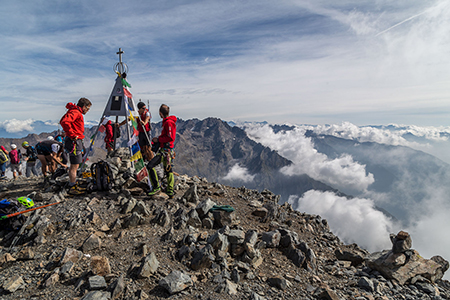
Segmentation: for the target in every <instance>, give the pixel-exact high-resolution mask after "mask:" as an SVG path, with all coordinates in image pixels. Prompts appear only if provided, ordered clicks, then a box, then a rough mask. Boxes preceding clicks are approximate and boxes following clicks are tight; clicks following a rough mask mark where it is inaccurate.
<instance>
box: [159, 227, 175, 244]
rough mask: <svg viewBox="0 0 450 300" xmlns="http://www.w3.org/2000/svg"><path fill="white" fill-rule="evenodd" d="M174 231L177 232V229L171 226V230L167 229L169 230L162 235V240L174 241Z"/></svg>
mask: <svg viewBox="0 0 450 300" xmlns="http://www.w3.org/2000/svg"><path fill="white" fill-rule="evenodd" d="M174 233H175V230H174V229H173V227H170V228H169V230H167V232H166V233H165V234H164V235H163V236H161V241H162V242H170V241H172V240H173V235H174Z"/></svg>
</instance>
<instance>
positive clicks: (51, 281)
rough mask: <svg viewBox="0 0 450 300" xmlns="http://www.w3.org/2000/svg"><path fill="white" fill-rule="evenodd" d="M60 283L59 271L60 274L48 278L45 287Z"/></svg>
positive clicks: (56, 273)
mask: <svg viewBox="0 0 450 300" xmlns="http://www.w3.org/2000/svg"><path fill="white" fill-rule="evenodd" d="M58 281H59V270H58V272H55V273H53V274H52V275H50V277H49V278H47V280H46V281H45V284H44V286H45V287H50V286H52V285H54V284H55V283H57V282H58Z"/></svg>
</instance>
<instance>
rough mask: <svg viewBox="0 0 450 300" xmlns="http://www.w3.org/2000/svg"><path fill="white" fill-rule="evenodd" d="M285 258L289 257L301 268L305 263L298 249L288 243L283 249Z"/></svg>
mask: <svg viewBox="0 0 450 300" xmlns="http://www.w3.org/2000/svg"><path fill="white" fill-rule="evenodd" d="M284 253H285V255H286V257H287V258H289V259H290V260H291V261H292V262H293V263H294V265H296V266H297V267H299V268H301V267H302V266H303V264H304V263H305V260H306V257H305V255H304V254H303V252H302V251H301V250H300V249H297V248H296V247H295V246H294V245H290V246H289V247H288V248H286V249H285V250H284Z"/></svg>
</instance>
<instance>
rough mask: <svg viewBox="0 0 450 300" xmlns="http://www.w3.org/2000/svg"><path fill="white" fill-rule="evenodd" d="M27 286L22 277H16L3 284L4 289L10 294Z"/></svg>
mask: <svg viewBox="0 0 450 300" xmlns="http://www.w3.org/2000/svg"><path fill="white" fill-rule="evenodd" d="M24 285H25V281H23V279H22V276H18V275H14V276H12V277H11V278H9V279H7V280H6V281H5V282H4V283H3V285H2V286H3V289H4V290H5V291H7V292H8V293H14V292H15V291H17V290H18V289H19V288H21V287H23V286H24Z"/></svg>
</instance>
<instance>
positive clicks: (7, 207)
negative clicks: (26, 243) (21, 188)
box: [0, 199, 26, 230]
mask: <svg viewBox="0 0 450 300" xmlns="http://www.w3.org/2000/svg"><path fill="white" fill-rule="evenodd" d="M18 211H19V202H17V201H15V200H7V199H4V200H2V201H0V217H1V216H5V215H9V214H13V213H16V212H18ZM25 221H26V218H25V217H24V216H23V215H18V216H15V217H12V218H8V219H4V220H0V229H6V230H19V229H20V228H21V227H22V225H23V224H24V223H25Z"/></svg>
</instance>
